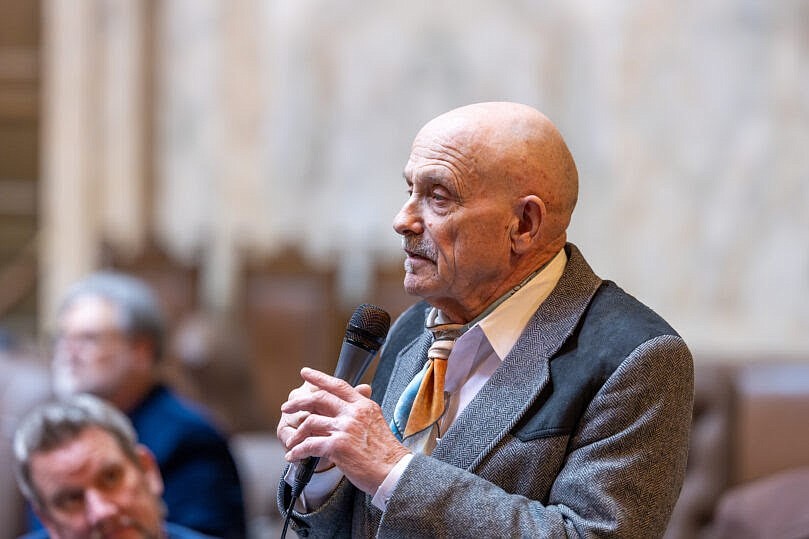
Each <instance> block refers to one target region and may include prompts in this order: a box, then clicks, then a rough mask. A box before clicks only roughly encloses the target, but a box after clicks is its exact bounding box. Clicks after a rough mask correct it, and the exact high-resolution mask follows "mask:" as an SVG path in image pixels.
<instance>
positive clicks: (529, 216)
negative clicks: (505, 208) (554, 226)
mask: <svg viewBox="0 0 809 539" xmlns="http://www.w3.org/2000/svg"><path fill="white" fill-rule="evenodd" d="M515 213H516V217H517V223H516V226H514V228H513V229H512V230H511V248H512V250H513V251H514V252H515V253H516V254H523V253H525V252H526V251H529V250H531V248H532V247H533V246H534V244H535V241H536V240H537V238H538V237H539V233H540V228H541V227H542V224H543V223H544V222H545V218H546V216H547V209H546V208H545V203H544V202H543V201H542V199H541V198H539V197H538V196H536V195H528V196H524V197H522V198H521V199H520V200H519V201H518V203H517V210H516V212H515Z"/></svg>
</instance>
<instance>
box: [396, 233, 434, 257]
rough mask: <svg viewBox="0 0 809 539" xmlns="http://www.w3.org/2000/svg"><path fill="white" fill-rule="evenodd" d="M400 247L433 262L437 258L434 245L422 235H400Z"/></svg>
mask: <svg viewBox="0 0 809 539" xmlns="http://www.w3.org/2000/svg"><path fill="white" fill-rule="evenodd" d="M402 249H403V250H404V251H407V252H408V253H411V254H414V255H416V256H420V257H422V258H426V259H427V260H432V261H433V262H435V260H436V259H437V258H438V252H437V251H436V249H435V246H433V244H432V243H430V242H429V241H427V240H425V239H424V237H423V236H402Z"/></svg>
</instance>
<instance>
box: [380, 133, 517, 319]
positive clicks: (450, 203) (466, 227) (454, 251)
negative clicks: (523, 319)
mask: <svg viewBox="0 0 809 539" xmlns="http://www.w3.org/2000/svg"><path fill="white" fill-rule="evenodd" d="M473 152H474V147H473V146H470V145H469V144H464V142H463V141H462V140H460V141H459V140H457V139H455V138H453V137H452V136H434V135H433V134H430V133H428V134H426V135H425V134H420V135H419V136H418V137H417V138H416V141H415V142H414V144H413V149H412V152H411V154H410V159H409V160H408V162H407V165H406V166H405V171H404V176H405V181H406V182H407V186H408V193H409V197H408V199H407V202H405V204H404V206H402V209H401V210H400V211H399V213H398V214H397V216H396V218H395V219H394V222H393V227H394V229H395V230H396V232H398V233H399V234H401V235H402V246H403V249H404V251H405V253H406V255H407V258H406V260H405V272H406V274H405V279H404V286H405V290H407V292H408V293H410V294H414V295H417V296H421V297H422V298H424V299H426V300H427V301H428V302H429V303H431V304H432V305H434V306H436V307H439V308H440V309H442V310H444V312H445V313H447V314H448V315H450V316H451V317H453V318H456V319H457V318H459V317H460V318H461V319H466V320H468V319H469V317H470V315H475V314H477V313H479V312H480V310H482V308H483V307H485V306H486V305H487V304H488V303H489V302H491V301H493V300H494V299H496V298H497V297H498V296H499V295H500V294H499V288H498V286H499V285H500V283H501V282H502V280H503V277H504V276H506V275H508V271H509V267H508V264H509V257H510V252H511V251H510V248H511V243H510V236H509V232H510V227H511V226H512V224H513V218H514V215H513V211H512V205H511V201H510V199H509V196H508V193H507V192H506V191H505V190H504V189H502V188H501V186H498V185H497V184H496V183H492V182H491V181H489V179H486V180H484V179H482V178H480V177H479V175H478V173H477V171H476V170H475V168H474V167H473V166H472V165H471V163H472V162H473V158H472V157H473V156H472V154H473Z"/></svg>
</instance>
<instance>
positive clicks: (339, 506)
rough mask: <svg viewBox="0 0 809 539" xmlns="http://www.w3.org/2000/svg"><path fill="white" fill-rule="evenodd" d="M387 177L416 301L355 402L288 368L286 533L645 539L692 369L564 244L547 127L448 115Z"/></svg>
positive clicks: (541, 121) (554, 145) (684, 431)
mask: <svg viewBox="0 0 809 539" xmlns="http://www.w3.org/2000/svg"><path fill="white" fill-rule="evenodd" d="M404 177H405V181H406V183H407V191H408V198H407V201H406V202H405V204H404V206H403V207H402V209H401V210H400V212H399V214H398V215H397V216H396V218H395V220H394V228H395V229H396V231H397V232H398V233H399V234H400V235H401V236H402V242H403V248H404V251H405V254H406V261H405V270H406V274H405V278H404V286H405V289H406V290H407V291H408V292H409V293H411V294H414V295H417V296H420V297H421V298H422V299H423V300H424V301H423V302H421V303H418V304H416V305H415V306H413V307H412V308H410V309H409V310H408V311H407V312H405V313H404V314H403V315H402V316H401V317H400V318H399V320H398V321H397V322H396V323H395V324H394V326H393V328H392V329H391V332H390V336H389V338H388V342H387V343H386V345H385V347H384V348H383V350H382V353H381V358H380V364H379V366H378V368H377V371H376V374H375V377H374V381H373V385H372V389H371V388H369V387H368V386H359V387H358V388H352V387H350V386H349V385H348V384H346V383H344V382H342V381H340V380H337V379H335V378H333V377H331V376H328V375H326V374H324V373H321V372H318V371H315V370H312V369H304V370H303V371H302V373H301V374H302V377H303V379H304V384H303V385H302V386H301V387H300V388H298V389H295V390H294V391H292V393H291V394H290V396H289V399H288V401H287V402H286V403H284V404H283V405H282V408H281V410H282V412H283V415H282V417H281V420H280V422H279V425H278V431H277V432H278V437H279V439H280V440H281V442H282V444H283V445H284V447H285V448H287V449H288V453H287V455H286V458H287V460H288V461H290V462H292V463H296V462H298V461H300V460H301V459H303V458H305V457H308V456H317V457H321V460H320V464H319V466H318V470H317V471H318V472H319V473H316V474H315V477H314V478H313V480H312V482H311V483H310V484H309V486H308V487H307V488H306V489H305V490H304V492H303V496H302V500H301V503H299V504H298V505H297V508H296V511H295V513H294V514H293V527H294V528H295V529H296V530H297V531H298V533H299V534H301V535H308V536H309V537H327V536H328V537H332V536H342V537H349V536H350V537H374V536H380V537H514V536H522V537H565V536H599V537H655V536H660V535H662V533H663V531H664V529H665V526H666V523H667V521H668V517H669V515H670V512H671V510H672V507H673V505H674V502H675V500H676V498H677V495H678V493H679V490H680V485H681V483H682V478H683V473H684V470H685V463H686V456H687V446H688V432H689V426H690V418H691V405H692V385H693V368H692V360H691V355H690V353H689V351H688V348H687V347H686V345H685V343H684V342H683V340H682V339H681V338H680V337H679V336H678V335H677V333H676V332H675V331H674V330H673V329H672V328H671V327H670V326H669V325H668V324H666V322H665V321H663V320H662V319H661V318H660V317H659V316H658V315H656V314H655V313H653V312H652V311H651V310H650V309H648V308H647V307H645V306H644V305H642V304H641V303H640V302H638V301H637V300H635V299H634V298H633V297H632V296H630V295H628V294H627V293H626V292H624V291H623V290H621V289H620V288H619V287H618V286H616V285H615V284H614V283H612V282H610V281H602V280H601V279H600V278H599V277H597V276H596V275H595V273H594V272H593V271H592V269H591V268H590V266H589V265H588V264H587V262H586V261H585V259H584V257H583V256H582V254H581V253H580V252H579V250H578V249H577V248H576V247H575V246H574V245H572V244H570V243H567V233H566V229H567V226H568V224H569V222H570V218H571V214H572V212H573V208H574V206H575V204H576V199H577V196H578V177H577V171H576V167H575V164H574V161H573V158H572V156H571V155H570V152H569V151H568V148H567V146H566V145H565V143H564V141H563V139H562V137H561V135H560V134H559V132H558V131H557V130H556V128H555V126H554V125H553V124H552V123H551V122H550V121H549V120H548V119H547V118H546V117H545V116H544V115H542V114H541V113H540V112H538V111H537V110H535V109H533V108H531V107H527V106H525V105H519V104H514V103H481V104H475V105H470V106H467V107H462V108H459V109H455V110H453V111H450V112H448V113H446V114H444V115H442V116H439V117H438V118H436V119H434V120H432V121H431V122H429V123H428V124H427V125H426V126H425V127H423V128H422V130H421V131H420V132H419V134H418V135H417V136H416V139H415V141H414V143H413V147H412V151H411V154H410V159H409V161H408V162H407V165H406V167H405V171H404ZM371 397H373V400H371ZM293 467H294V465H293ZM291 477H292V474H291V473H287V475H286V478H287V480H286V481H283V482H282V483H281V485H280V490H279V506H281V507H282V508H284V509H285V508H286V506H287V505H288V503H289V496H290V487H289V485H288V482H291Z"/></svg>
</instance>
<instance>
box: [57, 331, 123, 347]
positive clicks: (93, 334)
mask: <svg viewBox="0 0 809 539" xmlns="http://www.w3.org/2000/svg"><path fill="white" fill-rule="evenodd" d="M122 337H126V334H125V333H124V332H123V331H121V330H120V329H118V328H110V329H105V330H100V331H79V332H75V333H57V334H56V335H54V336H53V338H52V339H51V348H52V349H53V350H56V351H60V350H67V349H78V350H93V349H97V348H98V347H99V346H101V345H102V344H104V343H106V342H109V341H111V340H115V339H119V338H122Z"/></svg>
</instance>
